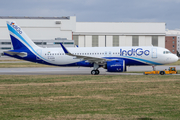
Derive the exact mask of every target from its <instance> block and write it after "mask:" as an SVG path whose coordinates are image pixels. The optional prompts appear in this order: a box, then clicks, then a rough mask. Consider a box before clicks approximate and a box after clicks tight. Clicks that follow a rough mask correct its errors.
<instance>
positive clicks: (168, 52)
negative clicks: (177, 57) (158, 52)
mask: <svg viewBox="0 0 180 120" xmlns="http://www.w3.org/2000/svg"><path fill="white" fill-rule="evenodd" d="M163 54H171V52H170V51H163Z"/></svg>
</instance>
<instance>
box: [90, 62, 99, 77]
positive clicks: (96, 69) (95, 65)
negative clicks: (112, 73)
mask: <svg viewBox="0 0 180 120" xmlns="http://www.w3.org/2000/svg"><path fill="white" fill-rule="evenodd" d="M98 68H99V65H98V64H96V63H94V68H93V70H92V71H91V75H99V73H100V72H99V70H98Z"/></svg>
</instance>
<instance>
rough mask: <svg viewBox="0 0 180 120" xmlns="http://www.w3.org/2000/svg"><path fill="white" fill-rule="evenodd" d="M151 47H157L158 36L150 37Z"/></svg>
mask: <svg viewBox="0 0 180 120" xmlns="http://www.w3.org/2000/svg"><path fill="white" fill-rule="evenodd" d="M152 45H153V46H158V36H152Z"/></svg>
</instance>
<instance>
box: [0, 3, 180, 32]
mask: <svg viewBox="0 0 180 120" xmlns="http://www.w3.org/2000/svg"><path fill="white" fill-rule="evenodd" d="M0 16H30V17H34V16H35V17H36V16H42V17H54V16H56V17H61V16H76V19H77V22H165V23H166V28H167V29H180V0H0Z"/></svg>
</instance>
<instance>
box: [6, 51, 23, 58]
mask: <svg viewBox="0 0 180 120" xmlns="http://www.w3.org/2000/svg"><path fill="white" fill-rule="evenodd" d="M4 53H6V54H9V55H12V56H14V55H18V56H20V57H26V56H27V53H26V52H13V51H4Z"/></svg>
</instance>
